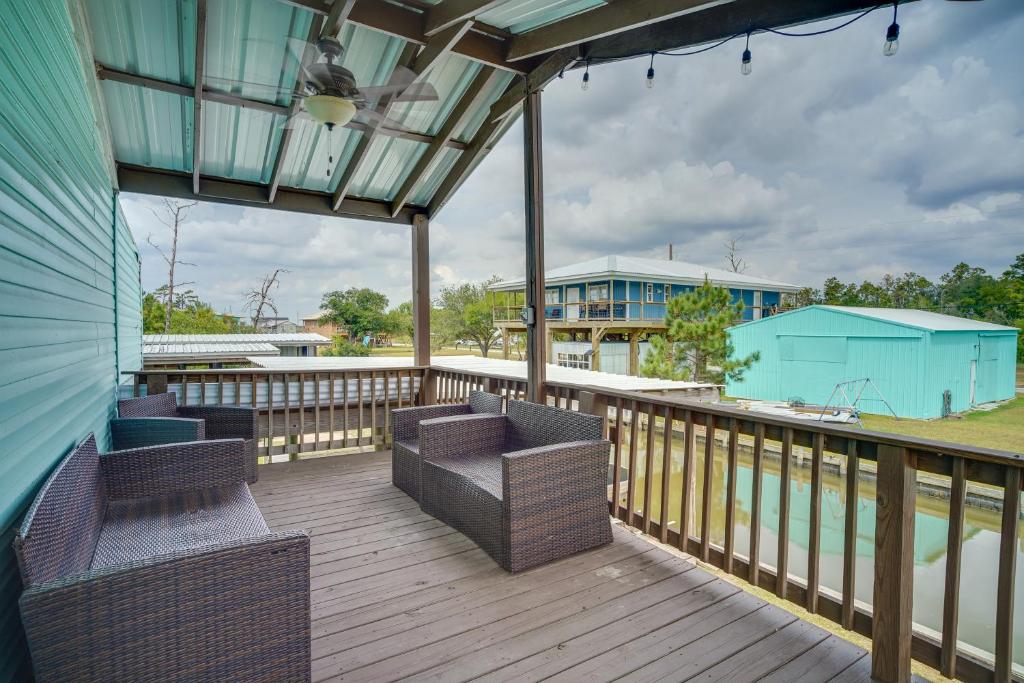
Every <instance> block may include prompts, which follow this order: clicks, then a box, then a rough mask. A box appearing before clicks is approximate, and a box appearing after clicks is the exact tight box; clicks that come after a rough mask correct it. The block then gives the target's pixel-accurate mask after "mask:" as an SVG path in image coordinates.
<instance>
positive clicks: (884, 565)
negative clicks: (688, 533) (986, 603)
mask: <svg viewBox="0 0 1024 683" xmlns="http://www.w3.org/2000/svg"><path fill="white" fill-rule="evenodd" d="M877 452H878V481H877V485H876V493H875V591H874V599H873V604H874V618H873V622H874V623H873V627H872V634H871V636H872V637H871V640H872V647H871V677H872V678H873V679H876V680H878V681H882V683H904V682H905V681H909V680H910V641H911V617H912V611H913V592H914V507H915V502H916V488H915V486H916V470H915V468H914V463H913V459H912V458H913V456H912V454H911V452H910V451H908V450H907V449H906V448H899V447H895V446H884V445H881V444H879V446H878V451H877Z"/></svg>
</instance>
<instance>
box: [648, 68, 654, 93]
mask: <svg viewBox="0 0 1024 683" xmlns="http://www.w3.org/2000/svg"><path fill="white" fill-rule="evenodd" d="M647 87H648V88H653V87H654V67H653V66H652V67H651V68H650V69H648V70H647Z"/></svg>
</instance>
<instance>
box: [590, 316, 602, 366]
mask: <svg viewBox="0 0 1024 683" xmlns="http://www.w3.org/2000/svg"><path fill="white" fill-rule="evenodd" d="M601 337H602V334H601V331H600V330H599V329H598V328H596V327H591V328H590V369H591V370H593V371H594V372H600V371H601Z"/></svg>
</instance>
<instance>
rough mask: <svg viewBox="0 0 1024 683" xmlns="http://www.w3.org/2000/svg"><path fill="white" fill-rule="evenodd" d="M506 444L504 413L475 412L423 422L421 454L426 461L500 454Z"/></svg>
mask: <svg viewBox="0 0 1024 683" xmlns="http://www.w3.org/2000/svg"><path fill="white" fill-rule="evenodd" d="M504 445H505V416H504V415H492V414H490V413H473V414H470V415H456V416H455V417H442V418H435V419H433V420H424V421H422V422H420V457H421V458H422V459H423V460H425V461H430V462H438V461H440V460H446V459H450V458H460V457H467V456H474V455H498V454H500V453H501V450H502V448H503V447H504Z"/></svg>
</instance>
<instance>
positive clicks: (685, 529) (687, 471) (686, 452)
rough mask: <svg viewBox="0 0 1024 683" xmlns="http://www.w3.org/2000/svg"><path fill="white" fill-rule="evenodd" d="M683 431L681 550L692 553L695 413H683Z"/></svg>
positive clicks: (680, 517)
mask: <svg viewBox="0 0 1024 683" xmlns="http://www.w3.org/2000/svg"><path fill="white" fill-rule="evenodd" d="M683 429H684V430H685V433H684V435H683V436H684V441H683V492H682V495H681V496H680V503H679V549H680V550H682V551H683V552H690V550H689V545H690V542H689V541H690V524H691V521H692V519H691V512H690V509H691V508H692V507H693V501H694V496H695V495H696V492H695V491H694V487H693V447H694V438H695V435H694V430H693V412H692V411H690V410H686V411H684V412H683Z"/></svg>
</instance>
